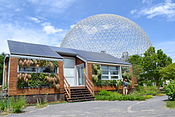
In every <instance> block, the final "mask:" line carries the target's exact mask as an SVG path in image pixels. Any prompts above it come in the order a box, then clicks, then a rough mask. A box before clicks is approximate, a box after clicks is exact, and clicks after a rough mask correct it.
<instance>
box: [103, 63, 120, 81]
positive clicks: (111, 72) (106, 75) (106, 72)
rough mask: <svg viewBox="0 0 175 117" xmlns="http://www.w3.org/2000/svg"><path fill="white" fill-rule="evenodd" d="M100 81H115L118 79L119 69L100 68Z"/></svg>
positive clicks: (112, 67)
mask: <svg viewBox="0 0 175 117" xmlns="http://www.w3.org/2000/svg"><path fill="white" fill-rule="evenodd" d="M101 69H102V76H101V79H102V80H117V79H119V67H116V66H104V65H102V66H101Z"/></svg>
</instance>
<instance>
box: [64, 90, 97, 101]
mask: <svg viewBox="0 0 175 117" xmlns="http://www.w3.org/2000/svg"><path fill="white" fill-rule="evenodd" d="M70 91H71V98H68V96H67V94H66V93H65V95H66V100H67V101H68V102H83V101H93V100H94V97H93V96H92V95H91V93H90V92H89V90H88V89H87V88H86V87H71V89H70Z"/></svg>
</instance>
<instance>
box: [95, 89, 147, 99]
mask: <svg viewBox="0 0 175 117" xmlns="http://www.w3.org/2000/svg"><path fill="white" fill-rule="evenodd" d="M95 99H96V100H109V101H114V100H145V99H148V97H145V96H143V95H141V94H139V93H132V94H129V95H122V94H119V93H117V92H110V91H105V90H102V91H100V92H99V94H98V95H96V96H95Z"/></svg>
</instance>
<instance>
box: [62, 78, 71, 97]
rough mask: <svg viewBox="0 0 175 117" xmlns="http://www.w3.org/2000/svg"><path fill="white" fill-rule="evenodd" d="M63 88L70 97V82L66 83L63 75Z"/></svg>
mask: <svg viewBox="0 0 175 117" xmlns="http://www.w3.org/2000/svg"><path fill="white" fill-rule="evenodd" d="M64 89H65V91H66V94H67V96H68V98H71V90H70V84H69V83H68V81H67V80H66V78H65V77H64Z"/></svg>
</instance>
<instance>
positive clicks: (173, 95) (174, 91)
mask: <svg viewBox="0 0 175 117" xmlns="http://www.w3.org/2000/svg"><path fill="white" fill-rule="evenodd" d="M165 93H166V95H168V96H169V99H170V100H173V101H175V80H172V81H170V83H169V84H168V85H167V86H165Z"/></svg>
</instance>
